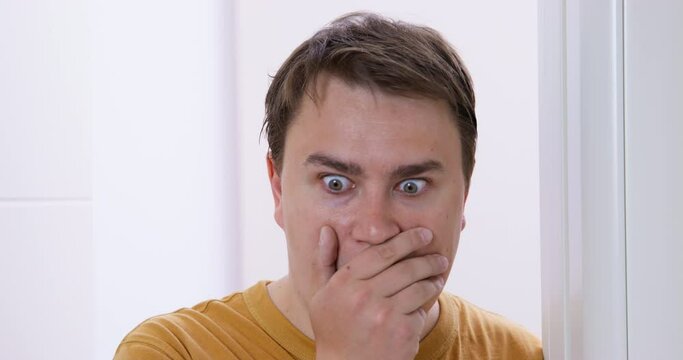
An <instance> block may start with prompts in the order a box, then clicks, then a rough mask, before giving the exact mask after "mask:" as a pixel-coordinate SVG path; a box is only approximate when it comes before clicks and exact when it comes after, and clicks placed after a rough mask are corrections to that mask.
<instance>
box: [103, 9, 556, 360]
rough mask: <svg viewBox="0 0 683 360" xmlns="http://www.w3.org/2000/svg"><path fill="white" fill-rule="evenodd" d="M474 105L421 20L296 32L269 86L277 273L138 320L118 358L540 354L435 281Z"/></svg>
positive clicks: (342, 23)
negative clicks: (280, 236) (283, 253)
mask: <svg viewBox="0 0 683 360" xmlns="http://www.w3.org/2000/svg"><path fill="white" fill-rule="evenodd" d="M474 103H475V101H474V93H473V90H472V84H471V80H470V77H469V74H468V73H467V70H466V69H465V67H464V65H463V64H462V62H461V60H460V58H459V57H458V56H457V54H456V53H455V51H454V50H453V49H452V47H451V46H450V45H449V44H448V43H447V42H446V41H445V40H444V39H443V38H442V37H441V36H440V35H439V34H438V33H437V32H435V31H434V30H432V29H429V28H425V27H418V26H415V25H411V24H406V23H402V22H394V21H391V20H388V19H385V18H382V17H379V16H377V15H372V14H364V13H357V14H350V15H346V16H344V17H342V18H339V19H337V20H336V21H334V22H332V23H331V24H330V25H329V26H328V27H326V28H324V29H322V30H321V31H319V32H318V33H317V34H315V35H314V36H313V37H312V38H310V39H308V40H306V41H305V42H304V43H303V44H302V45H300V46H299V47H298V48H297V49H296V50H294V52H293V53H292V54H291V55H290V57H289V58H288V59H287V60H286V61H285V63H284V64H283V65H282V67H281V68H280V70H279V71H278V72H277V74H276V75H275V77H274V79H273V82H272V84H271V86H270V89H269V91H268V94H267V96H266V119H265V122H264V129H265V131H266V133H267V137H268V142H269V146H270V152H269V154H268V157H267V166H268V174H269V177H270V184H271V190H272V193H273V199H274V201H275V220H276V222H277V223H278V225H280V227H281V228H282V229H283V230H284V232H285V234H286V238H287V248H288V256H289V272H288V274H287V276H285V277H284V278H282V279H280V280H277V281H274V282H262V283H259V284H256V285H255V286H253V287H251V288H249V289H247V290H245V291H244V292H241V293H236V294H233V295H230V296H228V297H226V298H224V299H221V300H211V301H206V302H204V303H201V304H199V305H196V306H195V307H193V308H191V309H181V310H179V311H177V312H175V313H172V314H167V315H163V316H159V317H155V318H152V319H150V320H147V321H145V322H143V323H142V324H141V325H140V326H138V327H137V328H136V329H134V330H133V331H132V332H131V333H130V334H128V335H127V336H126V338H125V339H124V340H123V342H122V343H121V345H120V346H119V349H118V350H117V353H116V359H129V358H155V359H156V358H158V359H191V358H192V359H211V358H238V359H314V358H316V359H413V358H415V359H541V358H542V356H543V355H542V352H541V347H540V343H539V341H538V339H536V338H535V337H534V336H533V335H531V334H529V333H528V332H526V331H525V330H523V329H522V328H520V327H518V326H516V325H513V324H511V323H510V322H508V321H506V320H505V319H503V318H502V317H500V316H498V315H495V314H492V313H488V312H486V311H484V310H481V309H479V308H477V307H476V306H474V305H472V304H469V303H467V302H466V301H464V300H462V299H459V298H457V297H455V296H453V295H449V294H446V293H442V289H443V285H444V283H445V282H446V280H447V278H448V275H449V272H450V269H451V266H452V264H453V259H454V257H455V253H456V250H457V246H458V241H459V237H460V231H461V230H462V229H463V228H464V226H465V218H464V215H463V211H464V206H465V201H466V199H467V192H468V188H469V180H470V177H471V175H472V170H473V167H474V151H475V144H476V136H477V130H476V117H475V113H474Z"/></svg>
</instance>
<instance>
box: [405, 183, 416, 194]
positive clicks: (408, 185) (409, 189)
mask: <svg viewBox="0 0 683 360" xmlns="http://www.w3.org/2000/svg"><path fill="white" fill-rule="evenodd" d="M403 190H405V192H408V193H414V192H415V190H417V189H416V186H415V184H414V183H411V182H409V183H406V184H405V185H404V186H403Z"/></svg>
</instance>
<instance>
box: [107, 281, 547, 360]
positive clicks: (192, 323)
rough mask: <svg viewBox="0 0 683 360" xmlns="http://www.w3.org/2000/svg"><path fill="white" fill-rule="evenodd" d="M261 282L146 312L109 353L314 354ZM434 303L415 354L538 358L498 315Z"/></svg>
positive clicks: (448, 301)
mask: <svg viewBox="0 0 683 360" xmlns="http://www.w3.org/2000/svg"><path fill="white" fill-rule="evenodd" d="M267 284H268V283H267V282H265V281H262V282H259V283H258V284H256V285H254V286H252V287H251V288H249V289H247V290H245V291H244V292H241V293H235V294H232V295H229V296H227V297H225V298H223V299H221V300H209V301H205V302H202V303H200V304H198V305H196V306H194V307H192V308H191V309H187V308H185V309H180V310H178V311H176V312H174V313H170V314H166V315H161V316H157V317H153V318H151V319H148V320H146V321H145V322H143V323H142V324H140V325H139V326H138V327H136V328H135V329H133V331H131V332H130V333H129V334H128V335H127V336H126V337H125V338H124V339H123V341H122V342H121V344H120V345H119V348H118V349H117V351H116V355H115V356H114V359H115V360H124V359H174V360H175V359H259V360H260V359H302V360H303V359H315V343H314V342H313V340H311V339H310V338H308V337H307V336H306V335H304V334H303V333H302V332H301V331H299V330H298V329H297V328H295V327H294V326H293V325H292V324H291V323H290V322H289V321H288V320H287V318H285V316H284V315H283V314H282V313H281V312H280V311H279V310H278V309H277V307H276V306H275V304H274V303H273V302H272V301H271V299H270V296H269V295H268V290H267V289H266V285H267ZM439 305H440V310H441V312H440V315H439V320H438V321H437V323H436V325H435V327H434V329H432V331H431V332H430V333H429V334H428V335H427V336H426V337H425V338H424V339H423V340H422V341H421V342H420V351H419V353H418V354H417V357H416V359H418V360H423V359H424V360H427V359H446V360H456V359H458V360H465V359H467V360H470V359H472V360H474V359H511V360H512V359H514V360H518V359H534V360H535V359H542V358H543V353H542V350H541V343H540V341H539V340H538V339H537V338H536V337H535V336H533V335H532V334H530V333H529V332H527V331H526V330H524V329H523V328H521V327H519V326H517V325H515V324H512V323H511V322H509V321H508V320H506V319H504V318H503V317H501V316H499V315H496V314H493V313H490V312H487V311H484V310H482V309H480V308H478V307H476V306H474V305H472V304H470V303H468V302H466V301H464V300H462V299H460V298H458V297H456V296H453V295H450V294H446V293H443V294H442V295H441V296H440V297H439Z"/></svg>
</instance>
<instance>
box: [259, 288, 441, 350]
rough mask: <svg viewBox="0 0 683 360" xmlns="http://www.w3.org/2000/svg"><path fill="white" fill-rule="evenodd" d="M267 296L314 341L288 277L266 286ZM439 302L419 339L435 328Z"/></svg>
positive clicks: (430, 313) (305, 314)
mask: <svg viewBox="0 0 683 360" xmlns="http://www.w3.org/2000/svg"><path fill="white" fill-rule="evenodd" d="M268 295H270V298H271V300H272V301H273V303H274V304H275V306H276V307H277V308H278V310H280V312H281V313H282V314H283V315H284V316H285V317H286V318H287V320H289V322H291V323H292V325H294V327H296V328H297V329H299V331H301V332H302V333H303V334H304V335H306V336H308V337H309V338H310V339H315V334H313V328H312V326H311V318H310V316H309V315H308V307H307V306H306V305H305V304H304V302H303V301H302V300H301V298H300V297H299V296H297V295H296V291H294V287H293V284H292V282H291V281H290V279H289V277H287V276H285V277H283V278H282V279H280V280H277V281H274V282H272V283H270V284H268ZM439 310H440V309H439V302H438V301H436V302H434V305H433V306H432V307H431V308H430V309H429V312H428V313H427V320H426V321H425V326H424V327H423V328H422V333H421V335H420V339H424V338H425V336H427V334H429V332H430V331H431V330H432V329H433V328H434V326H436V323H437V321H438V320H439Z"/></svg>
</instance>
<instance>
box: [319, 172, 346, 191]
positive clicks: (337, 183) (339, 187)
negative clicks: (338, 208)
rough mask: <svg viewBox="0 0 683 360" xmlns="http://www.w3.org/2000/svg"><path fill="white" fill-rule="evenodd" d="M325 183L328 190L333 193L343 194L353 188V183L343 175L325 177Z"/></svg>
mask: <svg viewBox="0 0 683 360" xmlns="http://www.w3.org/2000/svg"><path fill="white" fill-rule="evenodd" d="M322 180H323V182H324V183H325V187H327V190H329V191H330V192H333V193H342V192H344V191H347V190H349V189H352V188H353V183H351V180H349V179H348V178H346V177H344V176H341V175H327V176H323V178H322Z"/></svg>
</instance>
